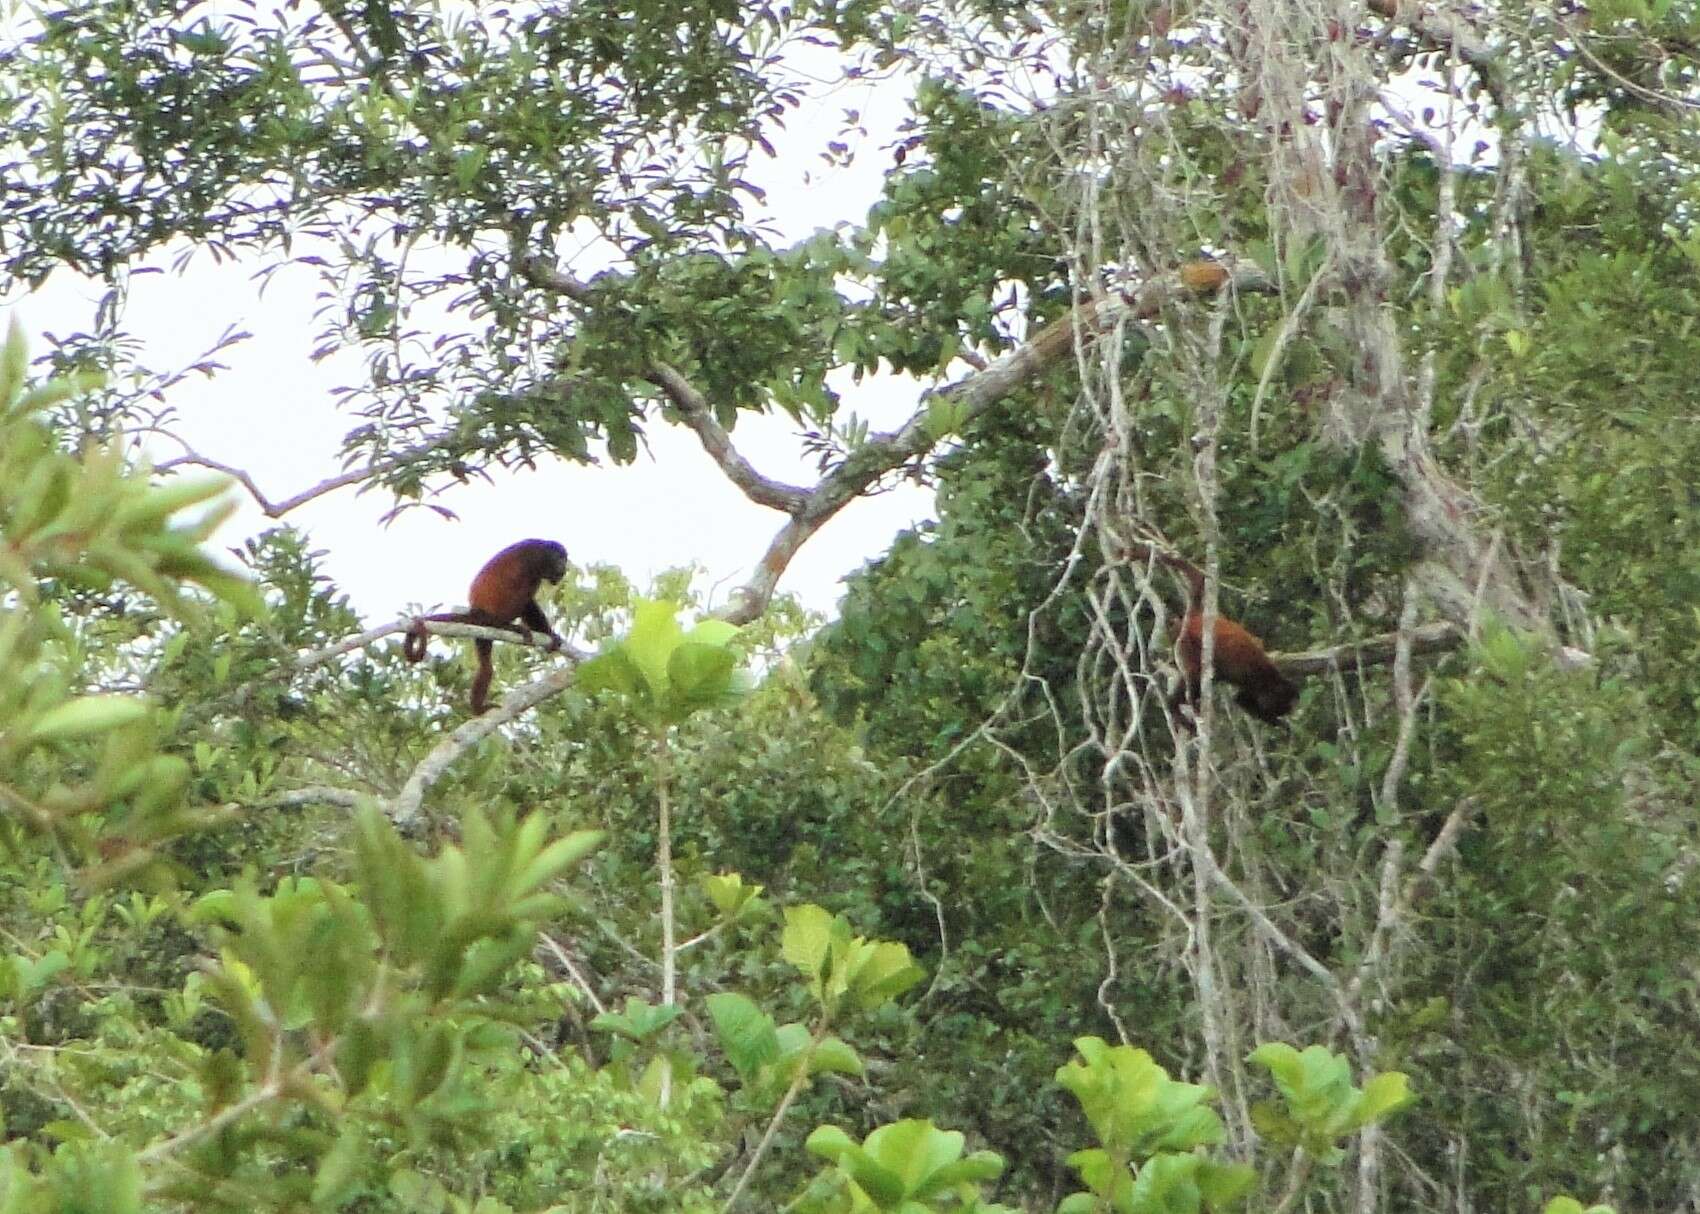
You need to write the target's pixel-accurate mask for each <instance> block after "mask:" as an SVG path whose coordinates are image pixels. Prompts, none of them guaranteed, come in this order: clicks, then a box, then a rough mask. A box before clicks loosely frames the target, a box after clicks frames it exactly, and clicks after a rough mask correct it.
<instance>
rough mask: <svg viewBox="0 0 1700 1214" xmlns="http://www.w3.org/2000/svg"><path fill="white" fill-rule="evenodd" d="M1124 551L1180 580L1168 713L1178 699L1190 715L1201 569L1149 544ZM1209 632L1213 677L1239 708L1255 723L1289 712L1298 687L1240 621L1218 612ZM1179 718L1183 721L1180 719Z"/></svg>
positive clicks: (1200, 661) (1199, 667) (1197, 676)
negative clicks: (1181, 603) (1180, 614)
mask: <svg viewBox="0 0 1700 1214" xmlns="http://www.w3.org/2000/svg"><path fill="white" fill-rule="evenodd" d="M1129 555H1130V556H1133V557H1142V556H1148V557H1151V558H1154V559H1156V560H1158V561H1161V562H1162V563H1163V564H1165V565H1167V566H1169V568H1171V569H1174V570H1175V571H1177V572H1178V573H1179V574H1180V575H1181V576H1182V577H1184V578H1185V579H1186V583H1187V592H1188V593H1187V605H1186V618H1185V619H1183V620H1182V621H1181V635H1180V639H1179V640H1178V641H1177V642H1176V643H1175V659H1176V660H1177V661H1178V662H1179V663H1180V667H1181V682H1180V686H1179V687H1177V688H1175V691H1174V694H1173V695H1171V696H1170V697H1169V708H1170V710H1171V711H1173V710H1175V709H1176V708H1178V707H1179V706H1180V705H1181V704H1183V703H1184V704H1190V705H1192V708H1193V711H1194V712H1195V713H1196V712H1197V711H1198V700H1199V693H1200V692H1201V691H1202V689H1203V683H1204V572H1203V570H1201V569H1199V568H1198V566H1196V565H1194V564H1192V563H1191V562H1190V561H1186V560H1182V559H1181V558H1180V557H1178V556H1175V555H1173V554H1171V553H1167V552H1161V551H1159V550H1158V549H1156V548H1154V547H1152V546H1151V545H1149V544H1139V545H1136V546H1135V547H1134V548H1133V549H1132V550H1131V551H1130V553H1129ZM1211 631H1212V632H1213V633H1214V634H1215V638H1216V643H1215V646H1214V647H1213V649H1212V660H1213V663H1214V665H1215V668H1216V677H1217V678H1218V679H1221V680H1222V681H1223V682H1225V683H1230V684H1232V685H1233V687H1234V689H1235V691H1236V692H1237V694H1236V695H1235V697H1234V698H1235V700H1236V702H1237V703H1238V704H1239V706H1240V707H1241V708H1243V709H1245V710H1246V711H1247V712H1249V713H1250V714H1251V715H1252V716H1254V717H1256V718H1257V719H1258V720H1260V721H1266V722H1268V723H1269V724H1271V725H1274V724H1277V723H1279V721H1280V720H1281V718H1282V717H1284V716H1286V715H1287V714H1288V713H1289V712H1291V711H1292V709H1293V702H1294V701H1295V700H1297V699H1298V698H1299V689H1298V688H1297V687H1296V686H1295V685H1294V684H1293V683H1292V682H1291V681H1290V680H1288V679H1287V677H1286V676H1285V675H1283V674H1282V673H1281V672H1280V671H1279V670H1277V669H1276V668H1275V663H1273V662H1271V661H1270V660H1269V654H1268V653H1267V652H1266V651H1265V650H1264V648H1263V642H1262V641H1260V640H1258V639H1257V637H1256V636H1254V635H1253V634H1252V633H1251V632H1249V631H1247V629H1246V628H1245V627H1244V625H1242V624H1239V623H1238V622H1236V621H1234V620H1231V619H1229V618H1228V617H1227V616H1225V615H1218V616H1217V617H1216V621H1215V627H1214V628H1212V629H1211ZM1179 719H1181V720H1182V721H1183V723H1184V721H1185V718H1184V717H1183V718H1179Z"/></svg>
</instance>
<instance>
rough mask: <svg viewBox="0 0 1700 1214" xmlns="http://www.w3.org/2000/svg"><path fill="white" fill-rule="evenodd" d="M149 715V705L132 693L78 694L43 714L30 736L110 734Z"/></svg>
mask: <svg viewBox="0 0 1700 1214" xmlns="http://www.w3.org/2000/svg"><path fill="white" fill-rule="evenodd" d="M147 715H148V706H147V704H145V703H144V702H143V701H141V700H138V699H135V698H133V697H131V696H119V695H101V696H79V697H78V698H76V699H74V700H71V701H69V702H67V703H64V704H61V705H59V706H58V707H57V708H53V709H50V710H49V711H47V712H45V713H43V714H42V716H41V719H40V720H38V721H37V722H36V723H35V725H34V727H33V728H32V729H31V730H30V737H31V739H32V740H34V741H37V742H45V741H58V740H61V739H64V738H78V737H83V736H85V735H87V734H91V733H107V732H109V731H111V730H114V729H118V728H120V727H121V726H124V725H129V724H132V723H133V722H136V721H140V720H142V719H143V718H144V717H146V716H147Z"/></svg>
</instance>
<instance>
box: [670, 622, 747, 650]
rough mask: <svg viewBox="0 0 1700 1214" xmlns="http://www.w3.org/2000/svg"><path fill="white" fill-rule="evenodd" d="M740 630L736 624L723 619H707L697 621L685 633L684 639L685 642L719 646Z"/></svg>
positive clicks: (722, 645)
mask: <svg viewBox="0 0 1700 1214" xmlns="http://www.w3.org/2000/svg"><path fill="white" fill-rule="evenodd" d="M742 631H743V629H741V628H739V627H738V626H737V625H736V624H729V623H727V622H726V621H725V620H716V619H708V620H703V621H701V622H699V623H698V624H697V625H696V626H695V627H694V628H692V629H691V630H690V631H689V632H687V633H685V636H684V639H685V642H686V643H687V644H693V645H713V646H715V647H717V648H720V647H724V646H725V645H727V644H728V643H729V642H730V641H731V640H732V638H733V637H735V636H737V635H738V634H739V633H740V632H742Z"/></svg>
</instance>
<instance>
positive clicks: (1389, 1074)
mask: <svg viewBox="0 0 1700 1214" xmlns="http://www.w3.org/2000/svg"><path fill="white" fill-rule="evenodd" d="M1415 1100H1416V1097H1415V1096H1413V1095H1412V1094H1411V1091H1410V1081H1409V1079H1407V1078H1406V1076H1405V1075H1404V1073H1403V1072H1400V1071H1386V1072H1383V1073H1382V1074H1379V1075H1377V1076H1375V1077H1374V1078H1373V1079H1371V1080H1370V1081H1369V1082H1368V1083H1366V1084H1364V1092H1363V1099H1362V1100H1361V1101H1360V1102H1359V1104H1358V1107H1357V1109H1356V1110H1355V1112H1354V1113H1353V1116H1352V1126H1351V1128H1353V1129H1359V1128H1361V1127H1363V1126H1366V1125H1369V1124H1370V1123H1371V1122H1375V1121H1380V1120H1382V1118H1384V1117H1388V1116H1390V1115H1392V1114H1393V1113H1396V1112H1398V1111H1399V1110H1400V1109H1402V1108H1404V1107H1405V1106H1406V1105H1409V1104H1411V1103H1412V1102H1414V1101H1415Z"/></svg>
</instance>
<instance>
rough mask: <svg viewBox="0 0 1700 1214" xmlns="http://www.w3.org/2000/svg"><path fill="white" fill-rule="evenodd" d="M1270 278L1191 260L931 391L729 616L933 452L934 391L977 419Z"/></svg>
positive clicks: (814, 505) (814, 494)
mask: <svg viewBox="0 0 1700 1214" xmlns="http://www.w3.org/2000/svg"><path fill="white" fill-rule="evenodd" d="M1267 283H1268V280H1267V278H1266V277H1265V276H1264V274H1263V272H1262V271H1261V270H1259V269H1258V268H1257V267H1256V266H1255V265H1252V264H1251V263H1243V264H1235V265H1231V266H1230V265H1226V264H1219V263H1215V262H1189V263H1187V264H1186V265H1184V266H1182V267H1180V269H1179V271H1178V272H1177V273H1175V274H1172V275H1167V276H1165V277H1163V278H1160V279H1154V280H1153V281H1151V282H1149V283H1147V284H1146V285H1145V286H1144V287H1143V288H1142V289H1140V290H1138V291H1134V292H1130V293H1128V294H1126V295H1123V296H1121V297H1120V298H1117V299H1111V300H1110V301H1109V302H1107V303H1103V304H1100V303H1098V302H1097V301H1088V302H1086V303H1083V304H1081V305H1079V306H1078V307H1076V308H1075V309H1074V310H1073V311H1071V312H1070V313H1069V314H1068V315H1067V316H1065V317H1063V318H1062V319H1061V320H1058V321H1055V322H1053V323H1052V324H1050V325H1048V326H1046V327H1045V328H1043V329H1041V330H1040V331H1039V332H1038V334H1037V335H1035V336H1034V337H1033V338H1032V339H1030V340H1029V341H1027V342H1024V343H1023V344H1021V345H1019V346H1017V347H1016V348H1015V349H1013V350H1010V351H1009V352H1008V353H1006V354H1004V355H1003V356H1001V357H1000V358H998V359H996V360H995V361H993V362H992V363H990V364H989V365H987V366H986V368H985V369H984V370H982V371H976V372H975V373H974V374H972V375H970V376H969V377H968V378H967V379H964V380H960V381H958V382H957V383H955V384H951V385H949V386H947V387H944V388H940V389H938V390H937V392H929V393H925V394H923V396H922V398H921V403H920V405H919V407H918V408H916V410H915V412H914V413H912V414H911V415H910V417H909V420H908V421H906V422H904V423H903V425H901V426H899V427H898V428H897V429H896V430H891V431H887V432H885V433H881V434H876V435H874V436H872V437H871V438H869V439H868V441H867V442H866V443H864V444H863V445H862V446H860V447H858V448H857V449H856V450H855V451H853V452H851V453H850V456H849V457H848V458H847V459H846V460H845V461H844V462H843V463H842V464H840V465H839V466H838V467H837V468H835V469H833V470H832V471H831V472H830V473H828V474H827V475H826V476H825V477H824V478H823V479H822V480H821V482H820V483H819V484H818V485H816V486H815V488H814V489H813V490H811V491H810V492H809V494H808V497H807V501H806V502H805V503H804V505H803V506H802V508H801V509H799V510H798V511H797V512H796V513H795V514H794V515H793V517H792V519H791V521H790V522H788V523H786V524H785V525H784V526H783V527H781V528H780V529H779V533H778V534H777V535H775V536H774V537H773V541H772V542H771V543H770V544H769V545H768V548H767V552H766V553H765V554H764V555H763V557H762V559H761V563H760V565H758V566H757V568H756V572H755V576H753V577H752V578H751V579H750V580H749V581H748V582H747V583H745V584H744V586H743V587H742V588H741V589H740V590H739V591H737V592H735V599H736V601H735V603H734V604H733V606H731V607H730V608H728V609H727V610H726V611H724V612H722V613H721V614H722V615H723V616H724V617H725V618H726V619H728V620H730V621H731V622H732V623H734V624H746V623H748V622H749V621H751V620H753V619H755V618H757V617H758V616H760V615H761V613H762V612H763V611H765V610H767V605H768V603H769V602H770V601H771V600H772V598H773V592H774V590H775V589H776V588H777V587H778V585H779V578H780V576H781V575H782V574H783V573H784V572H785V569H786V567H787V566H788V565H790V563H791V559H792V558H793V557H794V556H796V555H797V551H798V550H799V549H800V548H802V546H803V545H804V544H805V543H807V542H808V540H809V539H810V538H811V537H812V536H813V535H814V534H815V532H817V531H819V530H820V529H821V528H822V527H823V526H825V525H826V523H827V522H828V521H830V520H831V519H832V517H833V516H834V515H836V514H837V513H838V512H839V511H840V510H842V509H843V508H844V507H845V506H846V505H848V504H849V503H850V502H851V501H853V500H854V499H855V498H856V497H858V496H859V495H860V494H861V493H862V492H863V491H864V490H866V489H867V487H868V486H869V485H871V484H872V483H873V482H874V481H875V480H877V479H878V478H880V477H881V476H884V475H885V474H886V473H888V472H891V471H892V470H894V469H896V468H900V467H902V466H903V465H904V464H905V463H907V462H909V461H910V460H912V459H915V458H917V457H919V456H921V455H924V454H926V453H927V452H928V451H930V450H931V449H932V448H933V447H934V446H935V445H936V444H937V443H938V442H939V440H940V437H941V436H939V435H937V434H935V433H933V431H932V430H931V428H930V427H929V426H928V425H927V418H928V411H929V410H928V405H929V402H930V400H931V399H932V398H933V397H934V396H941V397H949V398H952V399H954V400H956V401H958V402H959V403H960V404H961V405H962V406H963V409H962V420H963V421H964V422H967V421H971V420H973V419H974V418H976V417H978V416H980V415H981V414H982V413H984V412H985V411H986V410H987V409H989V408H991V407H992V406H993V405H995V404H997V403H998V402H999V401H1001V400H1003V399H1004V398H1005V397H1007V396H1008V395H1010V393H1012V392H1014V391H1015V390H1016V389H1017V388H1020V387H1021V386H1022V385H1024V384H1026V383H1027V382H1028V381H1030V380H1032V379H1036V378H1037V377H1038V376H1039V375H1041V374H1043V373H1044V372H1046V371H1048V370H1050V369H1051V368H1052V367H1053V366H1055V365H1056V364H1057V363H1058V362H1060V361H1061V360H1062V358H1063V357H1064V356H1065V355H1072V354H1073V353H1074V350H1075V348H1076V346H1077V345H1080V344H1086V343H1089V342H1092V341H1095V340H1096V339H1097V338H1099V337H1101V336H1102V335H1103V334H1105V333H1107V332H1109V331H1110V330H1111V329H1113V328H1114V327H1115V326H1116V324H1117V323H1118V322H1119V321H1123V320H1128V319H1132V320H1148V319H1150V318H1152V317H1154V316H1156V315H1157V314H1158V313H1159V312H1160V311H1161V310H1162V309H1163V308H1164V307H1165V306H1166V305H1168V304H1170V303H1173V302H1176V301H1178V300H1180V299H1182V298H1185V297H1188V296H1199V295H1211V294H1214V293H1216V292H1217V291H1219V290H1221V289H1223V288H1225V287H1232V288H1233V289H1235V290H1262V289H1264V288H1265V287H1266V286H1267Z"/></svg>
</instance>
